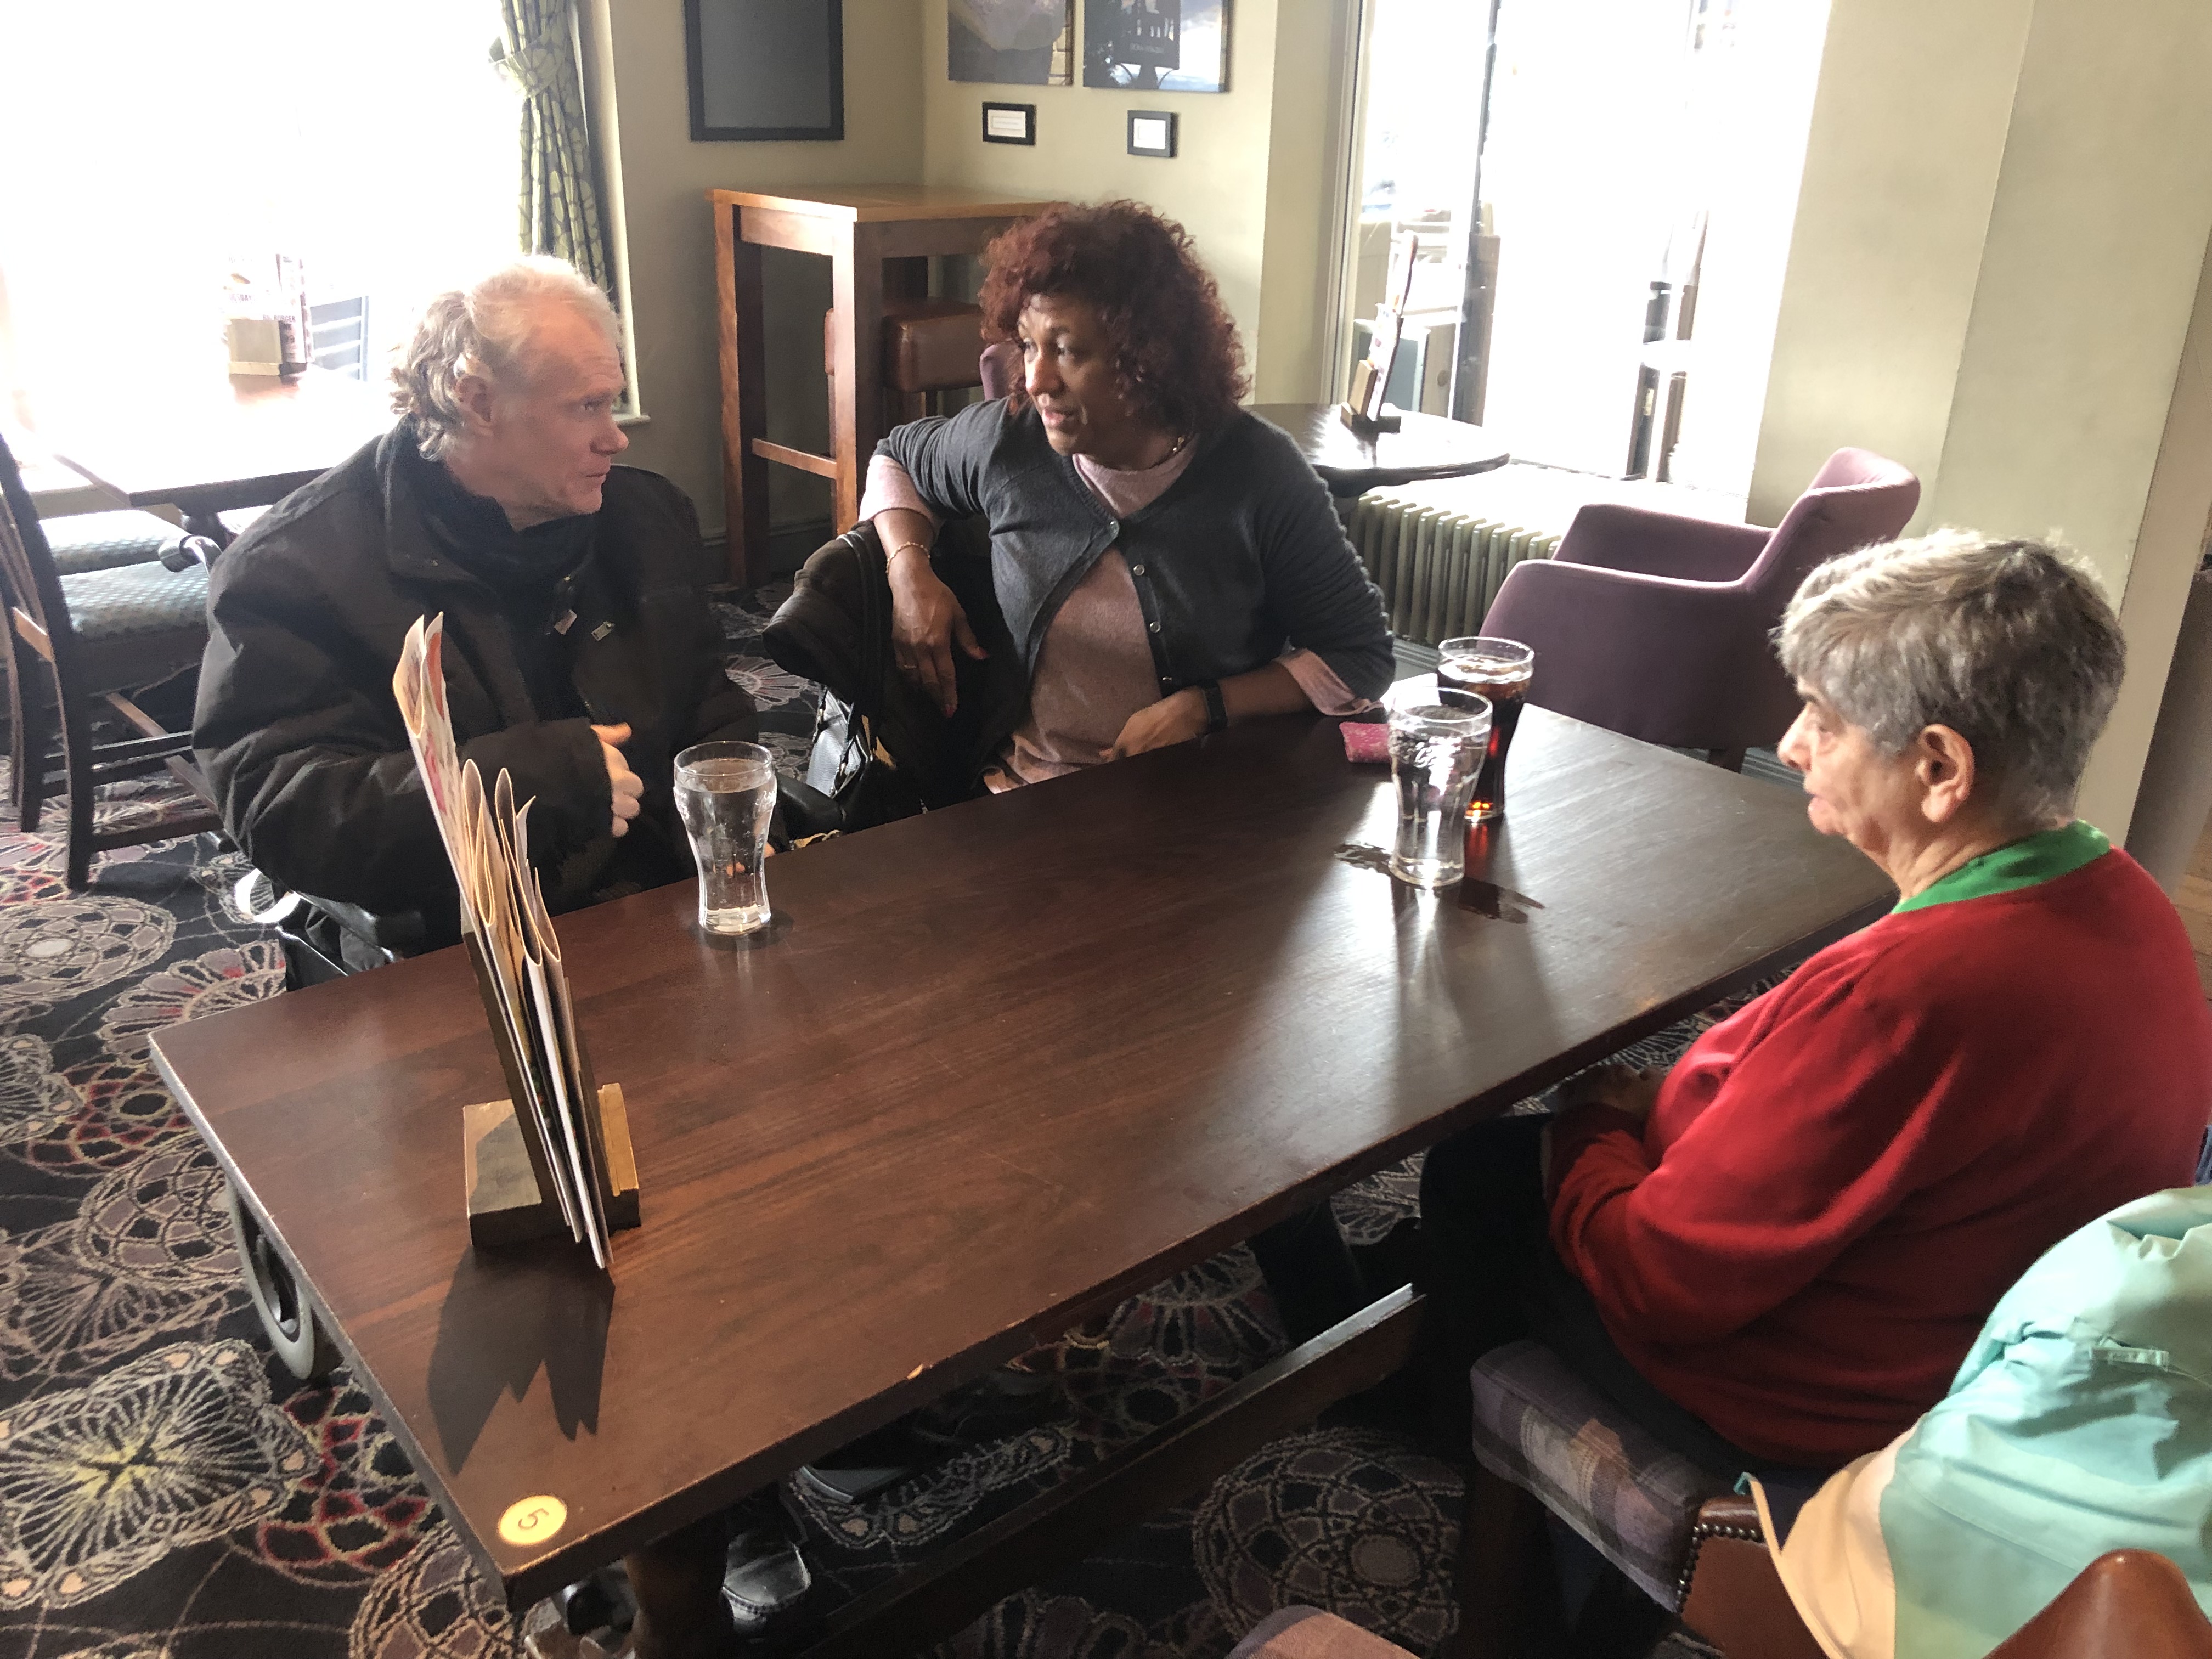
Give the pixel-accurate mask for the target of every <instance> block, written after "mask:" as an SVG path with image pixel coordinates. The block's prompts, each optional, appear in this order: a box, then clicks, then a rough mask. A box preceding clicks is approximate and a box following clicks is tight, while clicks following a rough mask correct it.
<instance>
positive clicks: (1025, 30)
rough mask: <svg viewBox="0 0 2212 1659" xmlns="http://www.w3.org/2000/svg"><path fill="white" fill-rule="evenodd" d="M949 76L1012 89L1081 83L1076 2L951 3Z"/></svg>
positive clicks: (947, 40)
mask: <svg viewBox="0 0 2212 1659" xmlns="http://www.w3.org/2000/svg"><path fill="white" fill-rule="evenodd" d="M945 78H946V79H947V80H950V81H994V82H998V83H999V84H1000V86H1007V87H1066V86H1073V85H1074V83H1075V0H947V3H946V5H945Z"/></svg>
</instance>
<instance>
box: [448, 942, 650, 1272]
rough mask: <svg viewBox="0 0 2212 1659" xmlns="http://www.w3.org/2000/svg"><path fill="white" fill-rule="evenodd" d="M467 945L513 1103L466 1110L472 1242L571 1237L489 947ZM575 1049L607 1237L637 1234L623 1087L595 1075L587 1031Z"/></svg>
mask: <svg viewBox="0 0 2212 1659" xmlns="http://www.w3.org/2000/svg"><path fill="white" fill-rule="evenodd" d="M466 944H467V946H468V953H469V966H470V967H471V968H472V969H475V970H476V981H477V995H478V996H479V997H480V998H482V999H483V1009H484V1018H485V1020H486V1021H487V1023H489V1025H490V1027H491V1036H492V1047H493V1048H495V1049H496V1050H498V1053H499V1068H500V1073H501V1076H503V1077H504V1078H505V1079H507V1098H506V1099H505V1100H485V1101H478V1102H477V1103H474V1104H473V1105H468V1106H464V1107H462V1108H461V1186H462V1190H463V1191H464V1192H465V1194H466V1195H467V1199H468V1206H469V1242H470V1243H472V1244H474V1245H476V1246H477V1248H478V1249H484V1248H486V1247H489V1246H497V1245H501V1244H520V1243H528V1242H530V1241H531V1240H533V1239H539V1238H552V1237H562V1236H566V1235H567V1234H568V1224H567V1223H566V1222H565V1221H563V1220H562V1218H561V1200H559V1198H558V1197H556V1195H555V1193H554V1188H553V1182H554V1179H555V1176H554V1172H553V1171H552V1170H550V1168H548V1167H547V1164H546V1161H545V1153H544V1149H543V1148H542V1147H541V1146H539V1145H538V1139H537V1137H535V1136H534V1135H530V1134H526V1133H524V1132H523V1127H522V1124H521V1121H520V1120H519V1119H518V1118H517V1117H516V1116H515V1105H514V1103H515V1102H517V1101H519V1100H525V1099H527V1098H528V1096H527V1094H526V1092H525V1090H524V1087H523V1080H522V1065H521V1059H520V1056H519V1055H518V1054H516V1053H515V1051H514V1042H513V1033H512V1032H511V1031H510V1030H508V1027H507V1019H506V1017H505V1016H504V1015H503V1014H501V1012H500V1006H499V994H498V993H497V992H496V991H495V990H494V989H493V988H492V976H491V970H490V969H489V966H488V965H487V964H486V963H485V962H484V957H483V945H481V944H480V943H479V942H478V941H477V938H476V936H475V935H474V934H471V935H470V936H469V938H468V939H467V941H466ZM575 1042H576V1054H577V1058H578V1059H579V1060H580V1061H581V1064H582V1071H583V1077H584V1098H585V1099H586V1101H589V1102H592V1107H587V1108H586V1109H585V1110H584V1111H582V1112H581V1113H580V1114H579V1116H580V1117H581V1118H582V1119H583V1123H584V1131H585V1133H586V1135H588V1136H589V1137H590V1139H591V1143H592V1144H591V1152H592V1168H593V1169H595V1170H599V1172H600V1177H601V1178H600V1182H599V1205H600V1207H601V1209H602V1211H603V1212H605V1216H606V1218H607V1230H608V1231H610V1232H616V1231H621V1230H623V1229H624V1228H628V1227H635V1226H636V1225H638V1224H639V1220H640V1211H639V1206H638V1188H637V1158H636V1155H635V1153H634V1152H632V1151H631V1150H630V1142H629V1109H628V1108H627V1107H626V1106H625V1105H624V1104H623V1091H622V1085H621V1084H619V1083H607V1084H601V1083H599V1080H598V1079H595V1078H594V1077H593V1076H592V1057H591V1053H590V1051H589V1050H588V1049H586V1048H585V1047H584V1037H583V1033H582V1032H580V1031H579V1032H577V1033H575ZM593 1108H596V1109H593Z"/></svg>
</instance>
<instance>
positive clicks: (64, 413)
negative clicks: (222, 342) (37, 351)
mask: <svg viewBox="0 0 2212 1659" xmlns="http://www.w3.org/2000/svg"><path fill="white" fill-rule="evenodd" d="M94 380H96V381H97V385H96V386H94V384H93V382H94ZM94 391H96V392H98V394H99V395H97V396H88V395H87V394H88V392H94ZM34 407H35V412H36V414H37V416H38V422H39V427H38V430H39V435H40V439H41V440H42V441H44V442H45V443H46V447H48V448H50V449H51V450H52V451H53V453H55V454H56V455H57V456H58V457H59V458H60V459H63V460H64V461H66V462H67V463H68V464H69V465H71V466H73V467H75V468H76V470H77V471H80V472H82V473H83V474H84V475H85V476H86V477H88V478H90V479H91V480H92V481H93V482H94V483H98V484H100V485H102V486H104V487H105V488H106V489H109V490H111V491H112V492H113V493H114V494H115V495H118V496H120V497H122V499H123V500H125V501H127V502H129V503H130V504H131V506H132V507H158V506H164V505H168V506H178V507H185V508H187V509H189V510H191V511H193V512H197V513H219V512H226V511H228V510H229V509H230V508H233V507H264V506H266V505H268V504H269V503H270V502H272V501H281V500H282V499H283V497H284V496H286V495H289V494H290V493H291V492H292V491H293V490H295V489H298V488H299V487H300V486H301V484H303V483H307V482H308V481H309V480H311V479H313V478H315V477H319V476H320V475H321V474H322V473H325V472H327V471H329V470H330V469H331V468H332V467H334V466H336V465H337V464H338V463H339V462H340V461H343V459H345V458H346V457H347V456H349V455H350V454H352V453H354V451H355V450H356V449H358V448H360V447H362V445H363V444H364V443H367V442H368V441H369V440H370V439H372V438H374V437H375V436H377V435H379V434H380V433H381V432H383V431H384V430H385V429H386V428H388V427H390V426H391V424H392V422H393V420H395V419H396V418H397V417H396V416H394V415H393V414H392V400H391V397H390V395H389V393H388V392H387V391H386V389H385V388H383V387H380V386H372V385H368V384H366V383H364V382H362V381H360V380H349V379H348V378H347V377H346V376H344V375H342V374H331V372H329V371H328V370H326V369H319V368H310V369H308V370H307V372H306V373H305V374H301V375H300V376H299V377H298V378H296V379H295V380H281V379H279V378H278V377H276V375H273V374H225V373H223V364H222V361H221V360H220V359H219V358H216V359H210V360H208V361H207V362H204V363H196V364H191V365H176V366H172V367H167V368H149V369H147V370H145V371H144V372H143V373H134V374H128V375H125V376H123V377H121V378H120V380H119V382H118V380H117V379H115V378H112V377H92V378H91V379H88V383H87V384H86V385H85V386H77V387H63V388H57V389H55V390H54V391H52V392H41V393H40V395H39V396H38V397H37V398H35V400H34Z"/></svg>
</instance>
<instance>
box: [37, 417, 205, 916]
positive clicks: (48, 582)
mask: <svg viewBox="0 0 2212 1659" xmlns="http://www.w3.org/2000/svg"><path fill="white" fill-rule="evenodd" d="M0 612H4V614H5V618H6V621H7V623H8V717H9V751H10V752H9V758H10V760H11V762H12V765H11V766H10V769H9V783H8V787H9V807H10V809H11V810H12V811H13V813H14V816H15V824H16V827H17V828H18V829H20V830H21V831H22V832H23V833H24V834H26V835H28V834H30V833H32V832H33V831H35V830H36V829H38V827H39V819H40V814H41V811H42V809H43V806H44V804H45V802H46V799H48V797H49V796H50V795H52V794H53V793H55V792H56V790H57V788H59V789H60V790H61V791H62V792H64V793H66V794H67V796H68V799H69V843H68V855H67V875H68V881H69V884H70V887H71V888H72V889H75V888H81V887H82V886H84V885H85V884H86V882H87V881H88V879H89V878H90V875H91V871H92V855H93V854H94V853H96V852H102V851H105V850H106V849H107V848H112V847H134V846H137V845H140V844H142V843H143V842H149V841H167V840H168V839H170V838H172V837H173V836H187V835H196V834H197V833H198V832H199V831H201V830H203V829H215V828H216V827H217V825H218V823H219V822H220V820H219V819H218V818H217V817H216V813H215V811H213V800H212V798H211V797H210V795H209V793H208V788H207V784H206V781H205V780H204V779H203V778H202V777H201V776H200V773H199V769H198V768H197V766H195V765H194V764H193V763H192V759H191V747H192V738H191V732H171V731H168V730H167V729H166V728H164V727H163V726H161V724H160V723H159V722H158V721H156V720H154V719H153V718H152V717H151V716H150V715H149V714H146V713H145V712H144V711H143V709H141V708H139V707H138V706H137V703H135V702H132V701H131V697H130V696H127V695H125V694H126V693H128V692H130V691H131V690H134V689H137V688H141V687H144V686H149V685H153V684H158V683H159V682H161V681H162V680H164V679H167V678H169V677H170V676H172V675H173V674H176V673H178V672H179V671H183V670H185V669H189V668H191V667H192V666H193V665H196V664H197V662H198V661H199V659H200V653H201V652H202V651H203V650H204V649H205V647H206V645H207V571H206V568H205V567H204V565H201V564H198V563H197V562H193V563H191V566H190V568H185V569H182V570H172V569H170V568H168V567H167V565H165V564H163V563H161V562H137V563H129V564H118V565H112V566H107V567H105V568H92V569H84V570H80V571H78V572H77V573H76V574H72V575H68V576H64V575H63V574H61V573H60V572H59V571H58V569H57V568H55V564H54V558H53V554H52V550H51V549H50V548H49V546H48V545H47V543H46V534H45V532H44V531H43V529H42V528H41V527H40V523H39V519H38V515H37V514H36V513H33V511H32V509H31V501H30V496H29V495H28V493H27V491H26V490H25V489H24V488H23V480H22V475H21V473H20V472H18V471H16V467H15V456H14V455H12V454H10V453H9V450H8V447H7V445H6V444H5V443H4V442H0ZM95 700H97V701H98V702H100V703H101V704H104V705H105V708H104V711H103V712H105V713H107V714H112V716H114V717H115V718H117V719H118V720H121V721H122V722H123V724H124V725H125V726H128V727H129V728H131V731H133V732H136V733H137V735H136V736H133V737H125V738H118V739H115V740H112V741H108V742H100V741H98V740H97V739H95V738H94V734H93V715H94V702H95ZM165 766H166V767H167V768H168V769H169V770H170V771H172V772H173V773H174V774H175V775H177V776H178V777H179V778H180V779H182V780H183V781H185V783H186V784H187V785H189V786H190V787H191V790H192V792H193V793H195V794H197V796H198V797H199V798H200V799H201V800H202V801H203V802H206V803H207V804H208V808H209V810H207V811H202V812H195V813H190V814H186V815H185V816H183V817H161V818H157V819H156V820H155V821H154V822H152V823H137V824H134V825H131V826H128V827H125V828H120V829H94V827H93V804H94V790H95V789H96V788H97V787H99V786H100V784H103V783H108V782H112V781H118V780H119V779H123V778H131V777H141V776H143V775H146V774H148V773H149V772H153V771H155V770H157V769H160V768H162V767H165Z"/></svg>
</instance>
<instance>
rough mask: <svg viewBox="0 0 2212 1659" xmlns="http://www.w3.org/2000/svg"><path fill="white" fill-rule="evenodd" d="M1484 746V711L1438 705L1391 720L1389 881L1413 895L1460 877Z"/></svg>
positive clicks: (1477, 706) (1479, 702)
mask: <svg viewBox="0 0 2212 1659" xmlns="http://www.w3.org/2000/svg"><path fill="white" fill-rule="evenodd" d="M1489 740H1490V705H1489V704H1488V703H1487V702H1485V701H1483V699H1481V698H1480V697H1477V698H1475V699H1474V704H1473V706H1472V707H1468V706H1462V707H1458V708H1446V707H1445V706H1443V704H1441V703H1433V704H1428V705H1425V706H1423V707H1420V708H1401V709H1399V710H1397V711H1396V712H1395V713H1394V714H1392V715H1391V716H1390V779H1391V781H1392V782H1393V783H1395V785H1396V786H1397V789H1398V839H1397V842H1396V843H1395V845H1394V846H1393V847H1392V848H1391V849H1390V873H1391V874H1392V875H1394V876H1395V877H1396V878H1398V879H1399V880H1400V881H1402V882H1407V883H1410V884H1412V885H1413V886H1415V887H1425V888H1430V889H1435V888H1438V887H1449V886H1450V885H1451V884H1453V883H1454V882H1455V881H1457V880H1458V879H1459V878H1460V877H1461V876H1462V875H1463V874H1465V873H1466V870H1467V803H1468V796H1470V795H1471V794H1473V793H1474V778H1475V774H1476V773H1477V772H1479V771H1480V770H1481V769H1482V761H1483V754H1484V749H1485V745H1486V744H1488V742H1489Z"/></svg>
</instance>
